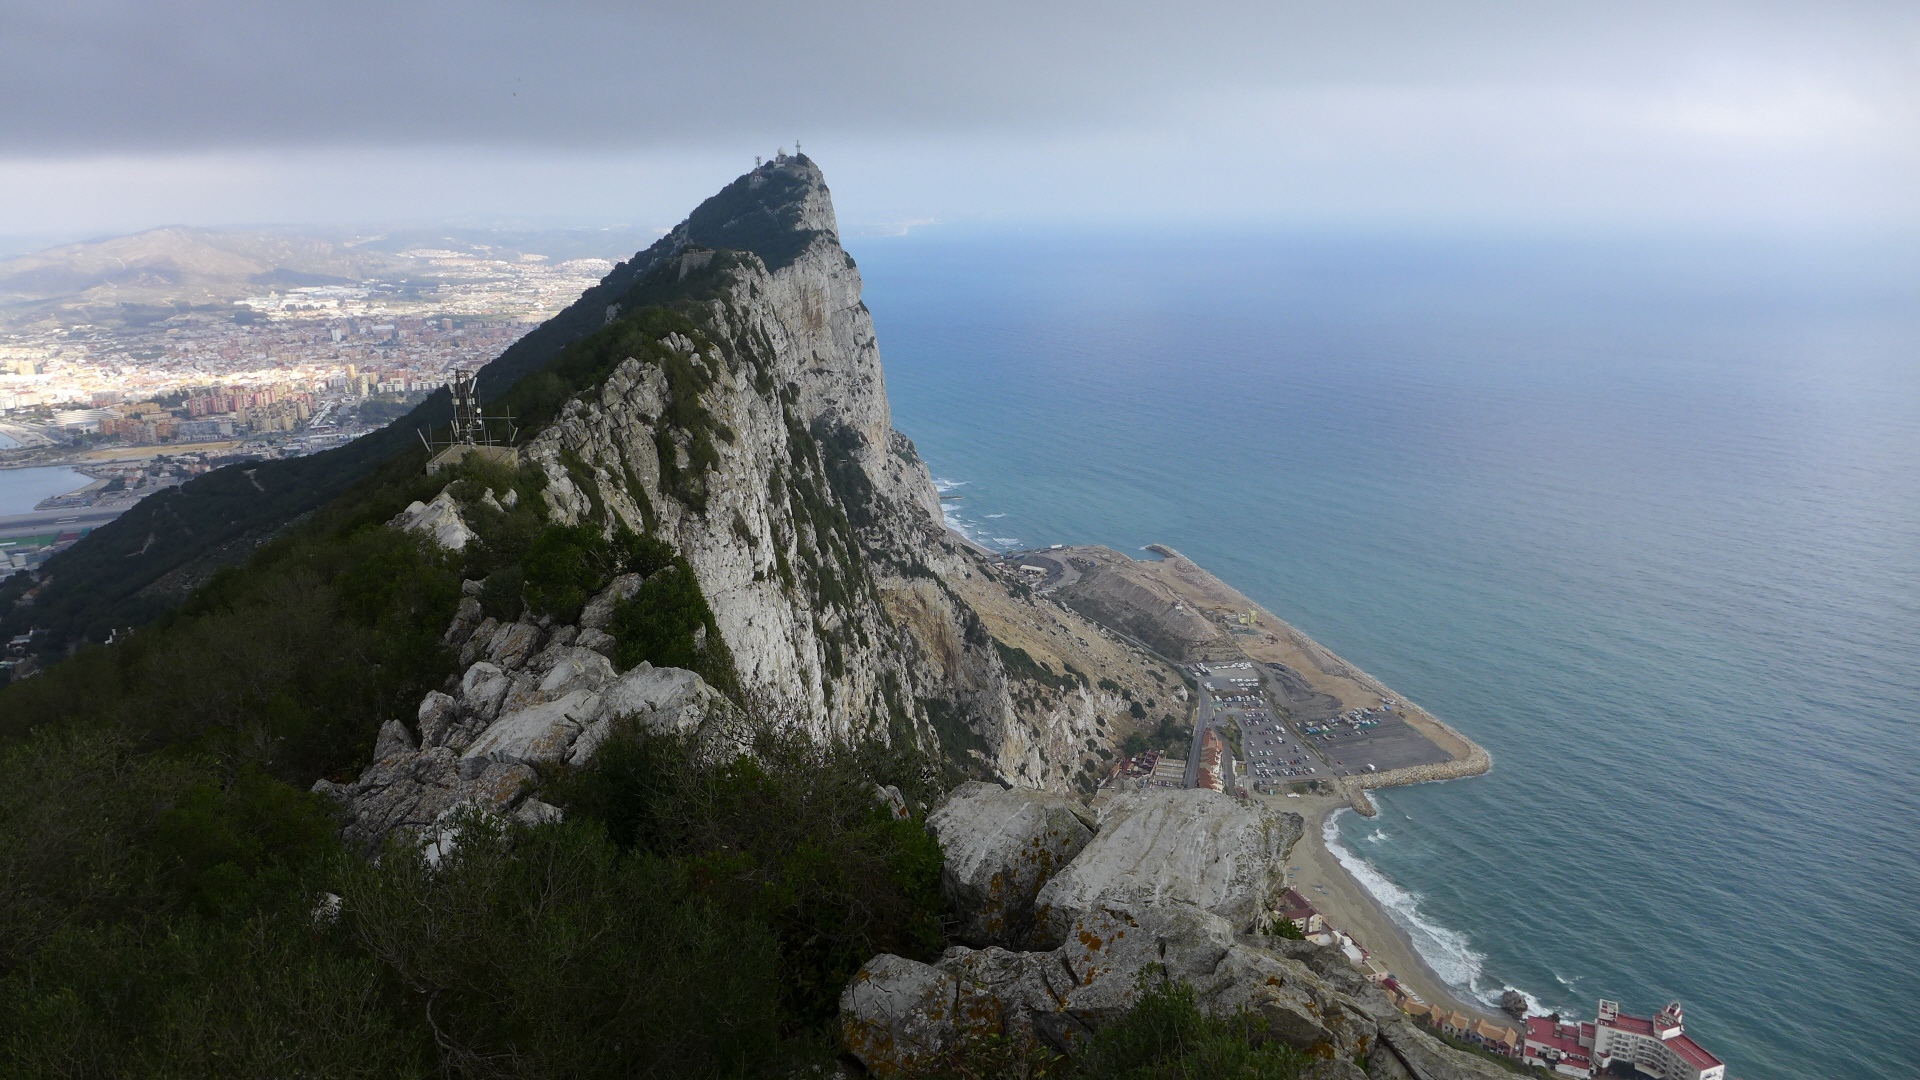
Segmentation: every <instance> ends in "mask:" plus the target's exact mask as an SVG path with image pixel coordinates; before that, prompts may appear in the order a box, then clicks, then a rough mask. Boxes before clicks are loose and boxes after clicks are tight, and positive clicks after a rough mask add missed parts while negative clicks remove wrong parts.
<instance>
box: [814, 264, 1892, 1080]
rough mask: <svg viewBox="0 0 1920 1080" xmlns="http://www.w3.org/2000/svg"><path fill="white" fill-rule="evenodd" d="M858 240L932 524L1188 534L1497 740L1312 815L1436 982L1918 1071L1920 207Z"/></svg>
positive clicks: (1816, 1063)
mask: <svg viewBox="0 0 1920 1080" xmlns="http://www.w3.org/2000/svg"><path fill="white" fill-rule="evenodd" d="M850 248H851V250H852V251H853V253H854V255H855V256H856V257H857V258H858V259H859V261H860V266H861V270H862V273H863V275H864V277H865V281H866V299H867V302H868V306H869V307H870V308H871V309H872V311H873V314H874V319H875V322H876V324H877V326H878V329H879V334H880V345H881V352H882V356H883V358H884V361H885V364H886V370H887V376H888V389H889V392H890V396H891V398H892V401H893V407H894V422H895V425H896V426H897V427H898V428H900V430H902V431H904V432H906V433H907V434H908V435H909V436H911V437H912V438H913V439H914V440H915V441H916V443H917V444H918V446H919V449H920V452H921V454H922V456H923V457H924V458H925V459H926V460H927V462H928V464H929V465H930V466H931V468H932V469H933V471H934V474H935V476H936V477H938V478H939V479H940V480H941V482H942V485H943V488H944V489H945V490H946V491H948V493H950V494H953V495H959V496H962V498H960V499H958V500H954V501H952V502H950V503H949V504H948V505H949V506H950V507H951V513H952V517H953V520H954V523H955V524H956V525H957V526H958V527H960V528H962V529H963V530H965V531H966V532H968V533H969V534H970V535H972V536H974V537H976V538H977V539H979V540H981V541H982V542H983V543H987V544H989V545H993V546H1000V547H1014V546H1033V545H1039V544H1046V543H1103V544H1107V545H1110V546H1112V547H1115V548H1118V549H1120V550H1122V551H1128V552H1131V553H1135V554H1138V555H1144V553H1142V552H1139V550H1138V549H1139V548H1140V547H1141V546H1142V545H1145V544H1148V543H1155V542H1158V543H1166V544H1171V545H1172V546H1173V547H1175V548H1178V549H1179V550H1181V551H1182V552H1183V553H1185V554H1186V555H1188V556H1190V557H1192V558H1193V559H1195V560H1196V561H1198V562H1199V563H1201V564H1202V565H1203V566H1205V567H1207V568H1208V569H1210V570H1212V571H1213V572H1214V573H1216V574H1218V575H1219V576H1220V577H1222V578H1224V579H1225V580H1227V581H1228V582H1230V583H1232V584H1233V585H1235V586H1237V587H1238V588H1240V589H1241V590H1242V591H1243V592H1245V593H1247V594H1248V595H1249V596H1251V597H1253V598H1254V599H1255V600H1257V601H1258V602H1260V603H1261V604H1263V605H1265V606H1266V607H1268V608H1270V609H1272V610H1273V611H1274V612H1276V613H1277V614H1279V615H1280V616H1281V617H1283V618H1285V619H1287V620H1289V621H1291V622H1293V623H1294V624H1295V625H1297V626H1299V627H1300V628H1301V629H1302V630H1304V631H1305V632H1306V633H1308V634H1310V635H1312V636H1313V637H1315V638H1317V639H1318V640H1320V641H1321V642H1323V643H1325V644H1326V645H1327V646H1328V647H1330V648H1332V649H1333V650H1334V651H1336V652H1338V653H1339V654H1341V655H1342V656H1345V657H1346V658H1347V659H1349V660H1351V661H1353V662H1354V663H1356V664H1358V665H1360V666H1361V667H1362V668H1365V669H1366V670H1368V671H1370V672H1371V673H1373V674H1374V675H1376V676H1378V677H1380V678H1381V679H1383V680H1384V681H1385V682H1386V683H1387V684H1388V685H1389V686H1391V687H1393V688H1394V689H1395V690H1396V691H1398V692H1400V693H1401V694H1403V695H1405V696H1407V697H1408V698H1410V699H1412V700H1414V701H1417V702H1419V703H1420V704H1422V705H1423V706H1425V707H1426V708H1428V709H1429V710H1431V711H1433V712H1434V713H1435V714H1437V715H1438V716H1440V717H1442V718H1443V719H1445V720H1447V721H1449V722H1450V723H1452V724H1453V725H1455V726H1456V727H1458V728H1460V729H1461V730H1462V731H1463V732H1465V733H1466V734H1468V735H1469V736H1470V737H1472V738H1473V739H1475V740H1476V741H1478V742H1479V743H1481V744H1482V745H1483V746H1485V747H1486V748H1487V749H1488V750H1489V751H1490V752H1491V753H1492V755H1493V758H1494V762H1495V767H1494V770H1493V772H1492V773H1490V774H1489V775H1487V776H1485V777H1481V778H1477V779H1471V780H1463V781H1455V782H1450V783H1445V784H1433V785H1424V786H1420V787H1412V788H1401V789H1395V790H1392V791H1388V792H1385V793H1383V794H1381V795H1380V796H1379V799H1378V801H1379V804H1380V807H1381V814H1380V816H1379V817H1378V818H1374V819H1363V818H1358V817H1357V816H1355V815H1351V814H1346V815H1342V816H1341V817H1339V818H1337V819H1336V820H1335V822H1334V824H1333V826H1332V827H1331V829H1330V833H1331V834H1332V837H1333V839H1334V840H1335V841H1336V842H1337V843H1338V845H1339V846H1340V850H1341V852H1342V853H1343V855H1344V856H1345V857H1346V858H1347V860H1348V861H1349V862H1350V864H1351V865H1352V866H1353V868H1354V869H1355V870H1356V872H1357V873H1358V874H1359V875H1360V876H1361V877H1362V879H1363V881H1364V882H1365V883H1366V884H1367V885H1368V887H1369V888H1370V889H1371V890H1372V891H1373V892H1374V893H1375V895H1376V896H1377V897H1379V898H1381V899H1382V900H1383V902H1385V903H1387V904H1388V905H1389V907H1390V908H1391V909H1392V910H1393V913H1394V915H1395V917H1396V919H1398V920H1400V921H1401V922H1402V925H1403V926H1406V927H1408V928H1409V929H1410V930H1411V931H1412V932H1413V935H1414V938H1415V940H1416V943H1417V944H1418V946H1419V947H1420V948H1421V950H1422V951H1423V953H1424V954H1425V955H1426V956H1427V958H1428V959H1429V961H1430V962H1431V963H1432V964H1433V966H1434V967H1435V968H1436V970H1437V971H1439V972H1440V973H1441V974H1442V976H1443V977H1445V978H1447V979H1448V980H1449V981H1450V982H1452V983H1454V984H1455V985H1456V986H1457V987H1459V988H1460V990H1461V991H1462V992H1463V993H1467V994H1474V995H1476V996H1477V997H1478V998H1479V999H1480V1000H1483V1001H1487V1002H1489V1003H1492V1002H1494V1001H1497V999H1498V996H1499V992H1500V990H1501V988H1502V987H1506V986H1512V987H1515V988H1518V989H1521V990H1523V991H1524V992H1526V993H1527V994H1528V995H1530V996H1531V997H1532V998H1533V999H1534V1000H1535V1001H1536V1002H1537V1003H1538V1005H1539V1006H1540V1007H1541V1008H1543V1009H1556V1010H1560V1011H1563V1012H1565V1013H1568V1014H1571V1015H1577V1016H1580V1017H1584V1018H1591V1017H1592V1015H1593V1012H1594V1007H1595V1001H1596V1000H1597V999H1599V998H1602V997H1605V998H1612V999H1616V1000H1618V1001H1620V1003H1621V1005H1622V1007H1623V1008H1624V1009H1626V1010H1627V1011H1629V1012H1633V1013H1636V1014H1638V1015H1649V1014H1651V1013H1652V1012H1653V1011H1654V1010H1656V1009H1658V1008H1659V1007H1660V1006H1662V1005H1664V1004H1665V1003H1666V1002H1667V1001H1668V1000H1670V999H1676V998H1677V999H1679V1000H1681V1001H1682V1002H1683V1003H1684V1004H1685V1005H1686V1008H1687V1028H1688V1032H1689V1034H1691V1035H1694V1036H1695V1037H1696V1038H1697V1039H1698V1041H1700V1042H1701V1043H1702V1044H1703V1045H1704V1046H1706V1047H1707V1048H1708V1049H1709V1050H1711V1051H1713V1052H1715V1053H1716V1054H1718V1055H1719V1056H1721V1057H1722V1058H1724V1059H1725V1060H1726V1061H1727V1063H1728V1065H1729V1075H1730V1076H1733V1077H1745V1078H1747V1080H1787V1078H1802V1077H1860V1078H1866V1080H1879V1078H1893V1077H1902V1076H1912V1075H1914V1074H1915V1071H1916V1066H1915V1064H1914V1063H1915V1062H1920V1034H1916V1030H1915V1027H1914V1025H1912V1024H1911V1022H1910V1021H1909V1019H1908V1018H1907V1016H1906V1015H1905V1014H1906V1012H1907V1006H1908V1004H1909V1003H1910V1002H1913V1001H1916V1000H1920V970H1916V969H1920V795H1917V794H1916V791H1917V789H1920V731H1916V724H1920V243H1915V242H1914V240H1913V238H1911V237H1907V238H1900V237H1896V238H1892V239H1888V238H1885V237H1825V236H1805V235H1802V236H1770V237H1757V236H1745V237H1742V236H1728V235H1721V236H1690V237H1671V236H1667V237H1662V236H1627V237H1619V236H1615V237H1593V236H1587V237H1569V236H1504V237H1488V236H1476V235H1464V234H1456V235H1447V234H1417V235H1416V234H1411V233H1402V234H1392V233H1385V232H1381V233H1372V234H1363V233H1358V232H1348V233H1335V232H1310V231H1297V232H1270V233H1263V234H1258V235H1247V234H1241V235H1220V236H1208V235H1204V234H1191V233H1189V234H1182V235H1179V236H1158V237H1155V236H1147V237H1142V236H1138V235H1132V236H1126V237H1115V236H1102V235H1094V234H1069V233H1046V232H1032V231H1018V230H1012V229H1006V230H998V231H994V230H986V229H976V230H962V229H950V230H935V231H931V232H926V233H917V234H914V235H909V236H906V237H897V238H874V239H867V240H862V241H855V242H852V243H851V244H850Z"/></svg>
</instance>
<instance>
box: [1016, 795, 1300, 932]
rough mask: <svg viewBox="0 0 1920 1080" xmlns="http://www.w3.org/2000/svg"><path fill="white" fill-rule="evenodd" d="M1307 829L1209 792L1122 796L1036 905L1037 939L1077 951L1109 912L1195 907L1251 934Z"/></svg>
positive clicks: (1288, 817)
mask: <svg viewBox="0 0 1920 1080" xmlns="http://www.w3.org/2000/svg"><path fill="white" fill-rule="evenodd" d="M1300 829H1301V820H1300V817H1299V815H1297V814H1280V813H1276V812H1274V811H1272V810H1268V809H1266V808H1265V807H1262V806H1260V805H1258V804H1256V803H1250V802H1242V801H1240V800H1238V799H1234V798H1231V797H1229V796H1226V795H1222V794H1220V793H1219V792H1215V791H1208V790H1205V789H1193V790H1182V791H1151V790H1150V791H1144V792H1132V793H1127V794H1122V795H1118V796H1115V797H1114V798H1113V799H1112V800H1111V801H1110V802H1108V803H1107V805H1106V807H1105V808H1104V810H1103V811H1102V813H1101V816H1100V832H1099V834H1098V835H1097V836H1095V837H1094V839H1093V841H1092V842H1091V843H1089V844H1088V845H1087V847H1086V849H1085V850H1084V851H1082V852H1081V853H1080V854H1079V856H1078V857H1076V858H1075V859H1074V860H1073V861H1072V862H1071V863H1069V864H1068V865H1067V867H1066V868H1065V869H1064V870H1062V871H1060V872H1059V873H1058V874H1056V875H1054V876H1053V878H1052V880H1050V881H1048V882H1047V884H1046V885H1045V887H1043V888H1042V889H1041V890H1040V892H1039V895H1038V896H1037V897H1035V900H1034V907H1035V913H1036V920H1037V925H1038V929H1039V930H1040V932H1041V934H1042V935H1043V937H1044V938H1045V939H1047V940H1050V941H1053V942H1061V941H1068V940H1071V935H1072V933H1073V928H1074V927H1075V926H1077V925H1080V924H1082V923H1083V922H1084V920H1086V919H1087V918H1089V917H1092V916H1093V915H1094V914H1095V913H1096V912H1097V911H1099V910H1101V909H1102V908H1106V907H1115V908H1119V909H1124V910H1140V909H1142V908H1145V907H1150V906H1159V905H1166V904H1189V905H1192V906H1194V907H1196V908H1200V909H1202V910H1204V911H1207V912H1210V913H1212V914H1214V915H1217V916H1220V917H1222V918H1224V919H1226V920H1227V921H1228V923H1229V925H1231V926H1232V927H1234V928H1235V929H1237V930H1250V929H1252V927H1253V924H1254V921H1255V919H1257V918H1258V917H1259V915H1260V913H1261V912H1262V911H1264V910H1265V909H1266V908H1267V907H1268V906H1269V902H1270V901H1271V900H1272V898H1273V897H1274V895H1275V894H1277V893H1278V892H1279V891H1280V888H1281V880H1282V875H1283V871H1284V867H1283V865H1282V862H1281V860H1282V859H1283V858H1284V853H1285V852H1287V851H1289V850H1291V849H1292V847H1293V843H1294V841H1295V840H1298V839H1299V838H1300Z"/></svg>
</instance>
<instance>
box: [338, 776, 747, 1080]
mask: <svg viewBox="0 0 1920 1080" xmlns="http://www.w3.org/2000/svg"><path fill="white" fill-rule="evenodd" d="M453 825H454V828H455V829H456V830H457V832H458V840H457V841H456V843H455V846H454V848H453V850H452V852H451V853H449V854H446V855H445V856H443V857H442V858H440V859H439V861H438V864H437V865H433V864H430V863H429V862H428V861H427V859H426V858H425V857H424V856H423V855H422V853H421V851H420V849H419V848H418V847H415V846H410V845H406V844H400V843H390V844H389V845H388V847H387V849H386V851H385V853H384V854H383V855H382V856H381V858H380V860H379V861H378V862H377V863H367V862H363V861H360V860H357V859H354V860H350V861H347V862H346V863H345V864H344V866H343V869H342V873H341V891H342V895H344V896H346V897H347V898H348V900H347V902H346V904H345V906H344V914H343V919H344V921H345V922H346V924H347V925H348V927H349V928H350V929H351V931H352V933H353V935H354V936H355V938H356V939H357V940H358V941H359V943H360V944H361V945H362V946H363V947H364V948H365V950H366V951H367V953H369V954H370V955H372V956H373V957H376V958H377V959H378V960H379V962H380V963H381V964H383V965H384V966H385V967H386V968H387V969H388V970H389V971H390V972H391V973H392V975H393V977H394V978H395V979H396V980H397V981H398V982H399V983H400V984H401V985H402V986H404V987H406V988H407V990H408V991H410V993H409V995H408V1000H407V1001H406V1003H405V1005H404V1009H405V1011H406V1012H408V1013H411V1014H413V1015H414V1016H415V1017H417V1018H418V1022H419V1023H421V1024H422V1025H423V1026H426V1027H428V1028H430V1029H431V1030H432V1031H433V1032H434V1036H435V1039H436V1040H437V1041H438V1043H439V1045H440V1049H441V1053H442V1055H443V1058H444V1060H445V1062H446V1063H447V1064H448V1065H450V1066H451V1067H452V1068H453V1069H454V1070H455V1071H456V1072H458V1073H459V1074H460V1075H463V1076H469V1077H494V1076H501V1077H504V1076H531V1077H555V1078H559V1077H616V1076H645V1075H659V1074H662V1073H672V1074H675V1075H695V1076H699V1075H719V1074H739V1073H741V1072H743V1071H745V1070H746V1069H747V1068H748V1067H750V1066H753V1065H756V1064H759V1063H762V1062H764V1061H766V1060H767V1059H768V1058H769V1057H771V1056H772V1055H773V1053H774V1051H775V1050H776V1048H777V1046H778V1039H779V1030H778V1026H777V1014H776V1010H775V1003H774V997H775V995H776V993H777V992H778V988H779V982H778V975H777V971H776V961H777V953H776V947H775V943H774V940H773V938H772V936H771V935H770V934H769V933H768V932H767V931H766V929H765V928H764V926H762V925H759V924H756V923H753V922H749V921H742V920H740V919H738V918H736V917H735V916H734V915H733V914H732V913H730V912H729V911H728V910H726V908H724V907H723V906H720V905H717V904H715V903H714V902H713V898H712V897H711V895H710V892H709V890H704V889H701V888H699V887H698V882H697V879H695V878H694V877H693V876H692V875H690V874H689V872H688V870H687V869H686V868H685V867H683V866H681V865H680V864H678V863H677V862H675V861H673V860H671V859H664V858H660V857H656V856H651V855H648V854H644V853H633V854H626V855H623V854H622V853H621V852H620V850H619V849H618V848H617V847H615V845H614V844H612V843H611V842H610V841H608V840H607V838H606V831H605V829H604V828H603V827H602V826H601V825H600V824H599V823H597V822H593V821H591V820H579V821H570V822H567V823H564V824H555V825H549V826H543V827H540V828H532V829H529V828H524V827H520V826H507V825H504V824H502V823H501V822H500V821H499V819H497V818H489V817H485V816H482V815H480V814H477V813H469V814H467V815H465V816H463V817H460V818H456V819H455V821H454V822H453Z"/></svg>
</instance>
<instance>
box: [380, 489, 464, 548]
mask: <svg viewBox="0 0 1920 1080" xmlns="http://www.w3.org/2000/svg"><path fill="white" fill-rule="evenodd" d="M387 524H389V525H391V526H393V527H394V528H396V529H403V530H405V531H407V532H418V533H425V534H426V535H427V536H428V537H430V538H431V539H432V540H433V542H434V543H436V544H439V545H440V546H441V547H443V548H446V549H447V550H449V551H464V550H465V549H466V546H467V541H469V540H472V539H473V530H472V529H470V528H468V527H467V523H466V520H465V519H464V518H462V517H461V516H460V503H459V502H458V501H456V500H455V499H454V497H453V493H452V492H450V491H442V492H441V493H440V494H438V495H435V496H434V497H433V501H432V502H429V503H423V502H417V501H416V502H413V503H410V504H409V505H408V506H407V508H406V509H405V510H402V511H401V512H400V514H399V516H397V517H395V518H394V519H393V520H392V521H390V522H388V523H387Z"/></svg>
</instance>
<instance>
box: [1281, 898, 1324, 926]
mask: <svg viewBox="0 0 1920 1080" xmlns="http://www.w3.org/2000/svg"><path fill="white" fill-rule="evenodd" d="M1280 917H1281V918H1283V919H1290V920H1292V922H1293V925H1295V926H1297V927H1299V928H1300V932H1301V933H1304V934H1317V933H1319V932H1320V931H1321V930H1323V929H1325V928H1326V925H1327V920H1326V919H1325V918H1324V917H1323V916H1322V915H1321V914H1320V912H1319V911H1317V910H1315V909H1314V906H1313V904H1312V903H1311V902H1310V901H1308V899H1307V898H1306V897H1304V896H1301V895H1300V894H1299V893H1298V892H1295V891H1294V890H1292V889H1288V890H1286V891H1285V892H1283V893H1281V894H1280Z"/></svg>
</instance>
